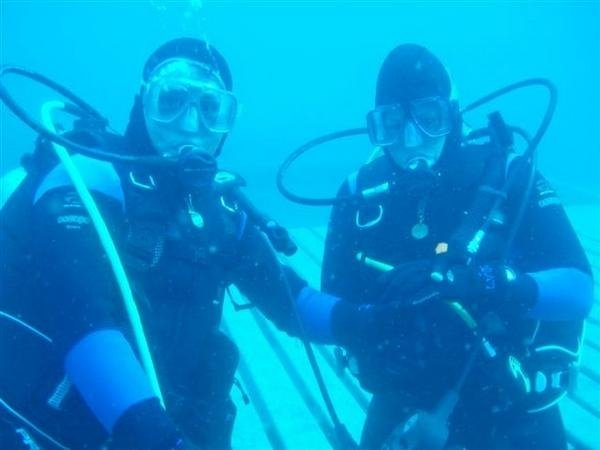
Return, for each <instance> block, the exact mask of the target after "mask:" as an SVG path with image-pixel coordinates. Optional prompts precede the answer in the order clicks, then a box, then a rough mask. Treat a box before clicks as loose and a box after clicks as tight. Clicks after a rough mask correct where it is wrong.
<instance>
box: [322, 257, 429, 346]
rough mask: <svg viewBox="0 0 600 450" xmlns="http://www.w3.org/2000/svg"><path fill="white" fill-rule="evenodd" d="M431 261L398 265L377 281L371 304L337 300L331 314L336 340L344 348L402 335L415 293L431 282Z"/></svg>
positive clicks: (374, 342)
mask: <svg viewBox="0 0 600 450" xmlns="http://www.w3.org/2000/svg"><path fill="white" fill-rule="evenodd" d="M431 265H432V262H431V261H430V260H417V261H411V262H408V263H403V264H399V265H398V266H397V267H395V268H394V269H393V270H391V271H389V272H385V273H383V274H382V275H381V276H380V277H379V279H378V280H377V286H376V289H375V290H374V294H373V301H374V303H372V304H365V303H363V304H354V303H350V302H347V301H339V302H338V303H337V304H336V305H335V307H334V309H333V311H332V316H331V323H332V332H333V336H334V338H335V339H336V341H337V343H339V344H341V345H343V346H346V347H351V348H352V347H354V348H356V347H358V346H361V345H372V344H377V343H379V342H382V341H384V340H386V339H390V338H394V337H397V336H399V335H401V334H402V332H403V330H404V327H405V323H406V320H408V315H409V313H410V310H409V309H408V307H410V306H411V301H412V300H414V297H415V294H417V293H421V292H422V291H423V290H424V288H425V287H427V286H429V285H430V284H431V282H430V280H431V278H430V273H431Z"/></svg>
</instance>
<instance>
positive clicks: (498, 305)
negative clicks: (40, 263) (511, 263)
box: [433, 263, 537, 317]
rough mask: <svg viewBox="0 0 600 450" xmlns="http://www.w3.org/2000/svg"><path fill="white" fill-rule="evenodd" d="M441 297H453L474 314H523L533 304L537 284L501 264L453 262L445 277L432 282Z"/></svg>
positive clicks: (451, 298)
mask: <svg viewBox="0 0 600 450" xmlns="http://www.w3.org/2000/svg"><path fill="white" fill-rule="evenodd" d="M433 289H436V290H438V291H439V295H440V297H441V298H442V299H444V300H455V301H458V302H459V303H461V304H462V305H463V306H465V307H466V308H467V309H468V310H469V311H471V312H473V313H475V314H476V315H483V314H486V313H489V312H496V313H498V314H500V315H503V316H505V315H508V316H521V317H522V316H524V315H525V314H526V313H527V312H528V311H529V310H530V309H531V308H532V307H533V306H534V304H535V302H536V299H537V285H536V283H535V280H534V279H533V278H532V277H531V276H529V275H527V274H524V273H517V272H515V271H514V270H512V269H511V268H510V267H508V266H506V265H504V264H501V263H495V264H479V265H471V266H465V265H456V266H453V267H451V268H450V269H449V270H448V271H447V272H446V277H445V280H444V281H442V282H440V283H433Z"/></svg>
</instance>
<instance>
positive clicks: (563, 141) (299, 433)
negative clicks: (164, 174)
mask: <svg viewBox="0 0 600 450" xmlns="http://www.w3.org/2000/svg"><path fill="white" fill-rule="evenodd" d="M599 24H600V1H503V2H500V1H498V2H484V1H396V2H393V1H354V2H350V1H346V2H342V1H310V0H306V1H246V2H242V1H218V0H214V1H210V0H207V1H125V0H121V1H111V0H107V1H76V0H73V1H30V0H19V1H17V0H0V64H2V65H4V64H14V65H19V66H23V67H26V68H28V69H31V70H33V71H36V72H40V73H42V74H43V75H46V76H48V77H50V78H51V79H53V80H55V81H57V82H59V83H61V84H64V85H65V86H67V87H68V88H70V89H72V90H73V91H74V92H75V93H77V94H78V95H80V96H81V97H82V98H83V99H85V100H86V101H87V102H89V103H90V104H91V105H93V106H94V107H95V108H97V109H98V110H99V111H100V112H101V113H102V114H103V115H104V116H105V117H107V118H108V119H109V121H110V124H111V126H112V128H113V129H115V130H117V131H119V132H122V131H123V130H124V128H125V125H126V123H127V120H128V117H129V111H130V108H131V105H132V102H133V98H134V96H135V95H136V93H137V92H138V90H139V87H140V86H139V83H140V79H141V69H142V66H143V64H144V62H145V60H146V58H147V57H148V56H149V54H150V53H151V52H152V51H153V50H154V49H155V48H156V47H157V46H159V45H160V44H162V43H163V42H165V41H167V40H169V39H172V38H175V37H179V36H191V37H200V38H204V39H207V40H208V41H209V42H211V43H212V44H214V45H215V46H216V47H217V48H218V49H219V50H220V51H221V52H222V53H223V55H224V56H225V58H226V59H227V61H228V63H229V65H230V68H231V71H232V74H233V83H234V92H235V93H236V94H237V96H238V99H239V102H240V103H241V105H242V111H241V113H240V116H239V118H238V121H237V123H236V126H235V128H234V130H233V132H232V133H231V134H230V136H229V137H228V139H227V142H226V144H225V147H224V150H223V153H222V156H221V157H220V165H221V167H223V168H227V169H231V170H234V171H237V172H239V173H240V174H242V175H243V177H244V178H245V179H246V180H247V182H248V191H249V194H250V196H251V198H252V199H254V200H255V201H256V203H257V205H258V206H260V207H261V208H262V209H264V210H265V211H267V212H268V213H270V214H271V215H272V216H274V217H275V218H276V219H278V220H279V221H280V222H281V223H283V224H284V225H287V226H290V227H293V229H294V230H293V237H294V238H295V239H296V240H297V241H299V242H300V243H301V251H300V254H299V255H297V256H295V257H294V258H296V259H294V260H293V261H292V264H293V265H294V266H295V267H296V268H297V269H299V271H300V272H301V273H302V275H303V276H304V277H305V278H307V279H308V280H309V281H310V282H311V284H313V285H317V284H318V282H319V280H318V277H319V267H318V264H319V262H320V252H321V250H322V238H323V233H324V227H325V225H326V221H327V216H328V208H326V207H318V208H314V207H313V208H311V207H307V206H300V205H295V204H292V203H290V202H289V201H287V200H285V199H284V198H283V197H282V196H281V194H280V193H279V192H278V191H277V189H276V186H275V175H276V172H277V169H278V167H279V165H280V164H281V163H282V161H283V160H284V159H285V158H286V156H288V155H289V154H290V153H291V152H292V151H293V150H294V149H296V148H297V147H299V146H300V145H302V144H304V143H305V142H307V141H308V140H310V139H313V138H315V137H318V136H321V135H323V134H326V133H329V132H334V131H339V130H342V129H346V128H354V127H364V126H365V115H366V113H367V112H368V111H369V110H370V109H371V108H372V106H373V103H374V92H375V81H376V77H377V72H378V70H379V66H380V65H381V63H382V61H383V59H384V57H385V56H386V54H387V53H388V52H389V51H390V50H391V49H392V48H393V47H394V46H396V45H398V44H400V43H405V42H414V43H418V44H422V45H425V46H427V47H428V48H429V49H430V50H431V51H432V52H433V53H434V54H436V55H437V56H439V58H440V59H441V60H442V61H443V62H444V63H445V64H446V65H447V67H448V69H449V70H450V73H451V75H452V78H453V81H454V84H455V88H456V90H457V93H458V98H459V101H460V103H461V104H462V105H463V106H464V105H467V104H468V103H470V102H472V101H474V100H476V99H478V98H480V97H481V96H483V95H485V94H487V93H489V92H491V91H493V90H496V89H498V88H501V87H503V86H505V85H507V84H510V83H513V82H516V81H520V80H523V79H526V78H534V77H544V78H548V79H549V80H551V81H552V82H553V83H555V85H556V87H557V88H558V108H557V110H556V114H555V116H554V119H553V121H552V123H551V125H550V128H549V129H548V131H547V133H546V135H545V137H544V138H543V140H542V142H541V145H540V146H539V150H538V162H539V167H540V169H541V170H542V172H543V173H544V175H545V176H546V177H547V178H548V179H549V180H550V181H551V182H552V183H553V184H554V185H555V187H556V188H557V190H558V193H559V195H560V196H561V198H562V199H563V201H564V202H565V204H566V205H567V206H568V207H569V209H568V212H569V213H570V215H571V217H572V218H573V219H574V220H575V225H576V228H577V230H578V231H581V232H582V236H584V238H583V239H584V245H585V247H586V250H587V251H588V254H589V256H590V259H591V261H592V264H593V265H594V270H595V275H596V279H598V278H600V273H599V268H600V26H599ZM6 86H7V87H9V88H11V93H13V94H14V96H15V98H16V99H17V100H18V101H19V102H21V103H22V104H23V105H25V106H26V107H27V108H28V111H30V112H31V114H32V115H34V116H35V117H39V108H40V106H41V104H42V103H43V102H44V101H45V100H49V99H54V98H55V97H54V96H53V94H51V93H49V92H48V91H46V90H44V89H40V88H39V87H36V86H34V85H33V84H32V83H31V82H29V81H25V82H23V81H22V80H10V82H9V81H7V84H6ZM546 102H547V94H546V92H545V91H544V90H543V89H541V88H532V89H527V90H523V91H519V92H516V93H513V94H510V95H509V96H506V97H504V98H502V99H501V100H499V101H498V102H496V103H494V104H492V105H491V106H490V107H489V108H482V109H481V110H479V111H477V112H476V113H475V114H473V115H470V116H469V117H468V119H467V120H468V122H469V123H470V124H473V125H474V126H477V125H484V124H485V117H486V114H487V113H488V112H490V111H492V110H495V109H499V110H500V111H501V112H502V114H503V116H504V118H505V119H506V121H507V122H509V123H510V124H514V125H519V126H522V127H524V128H526V129H528V130H530V132H531V133H533V132H534V131H535V127H537V126H538V124H539V123H540V120H541V118H542V116H543V113H544V110H545V107H546V104H547V103H546ZM35 138H36V136H35V134H34V132H33V131H32V130H30V129H29V128H27V127H26V126H25V125H24V124H23V123H21V122H20V121H19V120H18V119H17V118H16V117H14V116H13V115H12V113H11V112H10V111H9V110H8V109H7V108H6V107H5V106H4V105H3V104H0V175H3V174H5V173H6V172H8V171H9V170H11V169H12V168H14V167H16V166H17V165H18V163H19V159H20V158H21V156H22V155H23V154H24V153H26V152H29V151H31V150H32V149H33V143H34V141H35ZM370 152H371V147H370V145H369V143H368V139H367V138H366V136H361V137H355V138H349V139H346V140H343V141H337V142H335V143H331V144H327V145H324V146H322V147H319V148H316V149H314V150H313V151H312V152H310V154H308V155H307V156H306V157H304V158H302V160H301V161H299V162H298V163H297V164H295V165H294V166H293V168H292V169H291V170H290V171H289V176H288V178H287V181H288V186H289V188H290V189H292V190H293V191H295V192H298V193H303V194H306V195H310V196H315V197H322V196H332V195H333V194H335V192H336V190H337V188H338V186H339V184H340V183H341V182H342V181H343V180H344V178H345V177H346V176H347V175H348V174H349V173H350V172H351V171H353V170H355V169H356V168H357V167H358V166H359V165H360V164H361V162H363V161H365V160H366V159H367V158H368V156H369V154H370ZM0 251H1V249H0ZM596 289H598V284H597V282H596ZM599 304H600V303H599V302H598V296H597V295H596V307H595V312H593V313H592V314H593V315H594V317H595V318H594V319H593V320H594V322H593V323H592V326H590V328H591V329H592V333H591V334H590V336H591V337H590V338H589V339H590V341H589V342H590V344H589V349H587V350H589V352H588V354H589V355H590V356H589V357H588V360H587V362H586V364H587V367H588V368H589V370H588V375H587V376H588V378H587V379H586V380H587V381H585V382H586V383H588V384H587V385H585V386H584V387H585V388H586V389H585V390H584V391H582V392H585V395H584V397H585V398H584V399H583V400H581V401H578V402H571V403H567V400H568V399H567V400H566V401H565V405H566V406H565V411H567V412H568V417H569V420H568V421H567V427H568V429H569V430H570V433H571V442H572V443H575V444H577V445H576V447H577V446H578V447H580V448H600V436H599V435H600V433H598V432H597V430H598V429H600V388H599V387H598V386H600V314H599V309H600V308H599V307H598V305H599ZM228 308H230V306H228ZM226 318H227V319H228V320H227V321H226V322H227V324H226V327H227V329H228V331H229V332H230V333H231V334H232V335H233V337H234V338H235V340H236V341H237V342H238V343H241V344H242V345H241V346H242V347H243V348H242V354H243V355H251V356H252V355H254V356H256V355H258V356H259V357H255V358H251V359H250V360H249V361H245V362H244V361H243V364H242V366H241V368H240V375H241V376H242V382H243V384H244V385H245V387H246V389H247V390H248V393H249V395H250V397H252V399H253V404H254V409H252V408H240V411H239V419H238V425H237V428H236V432H235V435H234V444H235V448H256V449H262V448H269V447H270V446H274V448H286V445H284V444H283V443H282V442H283V441H285V442H286V443H287V448H294V449H318V448H327V439H325V438H324V437H323V436H324V435H327V426H328V425H326V423H327V422H328V420H327V418H326V417H325V416H324V413H323V411H322V407H321V406H315V405H320V404H321V400H320V398H319V397H318V395H317V394H316V390H315V388H314V382H313V379H312V378H311V377H312V375H311V374H310V372H309V370H308V368H307V364H306V361H305V357H304V355H303V352H302V348H301V346H300V345H299V344H298V342H297V341H293V340H291V339H289V338H287V337H286V336H280V335H279V334H277V335H276V336H275V335H274V334H273V333H272V332H271V334H269V333H268V332H267V331H268V330H270V327H271V325H269V324H266V323H263V324H262V325H261V323H260V322H259V321H260V319H256V318H252V319H251V318H250V317H249V316H248V315H240V314H237V315H234V314H232V311H226ZM257 323H258V324H259V325H258V328H260V330H261V332H260V333H258V332H257ZM594 324H595V325H594ZM265 330H266V331H265ZM271 331H272V330H271ZM257 336H258V337H257ZM269 336H270V337H269ZM277 345H278V346H280V347H281V348H280V350H281V349H283V353H286V352H287V353H288V355H289V358H290V361H293V363H292V362H290V361H288V363H287V364H288V366H289V365H290V364H291V365H292V366H294V367H295V369H294V370H296V371H297V379H296V381H291V382H290V381H289V380H288V378H290V371H289V370H288V369H289V367H288V368H286V369H285V370H284V369H282V367H281V365H282V364H281V360H282V356H281V352H280V351H275V352H274V353H273V351H272V349H273V348H276V346H277ZM318 357H319V360H320V362H321V363H322V365H324V366H325V369H324V370H325V374H324V375H325V378H326V381H328V382H329V385H330V386H331V389H332V396H333V399H334V401H335V403H336V405H337V406H338V409H339V413H340V416H341V418H342V420H343V421H344V422H345V423H346V424H347V425H348V426H349V428H350V431H351V433H352V434H353V435H354V436H355V437H356V436H357V434H358V433H359V431H360V426H361V424H362V421H363V419H364V415H363V413H362V411H361V409H360V405H362V402H364V401H366V400H365V398H364V397H361V396H360V394H359V393H357V392H356V389H357V388H356V386H354V385H352V386H354V387H353V388H352V387H348V386H351V383H350V382H344V383H339V381H337V378H336V376H335V374H334V373H333V372H334V371H333V370H332V369H331V368H330V367H329V366H328V364H329V362H330V361H329V360H328V358H330V357H329V356H327V354H326V353H325V352H321V351H320V350H319V352H318ZM246 363H247V364H246ZM283 365H284V366H285V365H286V364H283ZM594 377H595V378H594ZM291 378H292V379H293V377H291ZM248 380H250V381H248ZM298 383H300V384H298ZM302 383H305V384H306V385H303V384H302ZM303 386H304V387H303ZM306 386H308V387H306ZM344 386H345V387H344ZM303 389H306V391H303ZM353 389H354V390H353ZM582 395H583V394H582ZM307 396H308V397H307ZM260 398H262V399H263V400H264V404H263V401H262V400H260ZM307 398H308V400H307ZM236 400H237V403H240V402H239V395H238V394H236ZM568 401H569V402H570V400H568ZM307 405H308V409H309V410H310V412H307ZM311 405H312V406H311ZM357 405H358V406H357ZM582 405H583V406H582ZM315 408H316V409H315ZM319 408H320V409H319ZM315 411H317V412H315ZM318 411H321V412H318ZM357 411H358V412H357ZM269 430H270V431H269ZM269 433H271V434H269ZM274 442H275V443H279V444H281V445H274V444H273V443H274ZM290 443H292V444H290ZM596 444H597V445H596Z"/></svg>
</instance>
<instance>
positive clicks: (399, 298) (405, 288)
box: [377, 259, 432, 305]
mask: <svg viewBox="0 0 600 450" xmlns="http://www.w3.org/2000/svg"><path fill="white" fill-rule="evenodd" d="M431 270H432V261H431V260H429V259H420V260H416V261H411V262H407V263H403V264H399V265H398V266H396V267H395V268H394V269H393V270H391V271H389V272H385V273H384V274H383V275H381V276H380V277H379V279H378V280H377V284H378V285H379V288H380V294H379V303H393V302H400V303H405V304H407V305H408V304H409V303H410V302H411V301H412V300H414V299H413V297H414V296H415V294H417V293H418V292H421V291H423V288H425V287H426V286H428V285H429V284H430V281H431V278H430V275H431Z"/></svg>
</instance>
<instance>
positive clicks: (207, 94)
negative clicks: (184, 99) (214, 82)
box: [196, 88, 237, 133]
mask: <svg viewBox="0 0 600 450" xmlns="http://www.w3.org/2000/svg"><path fill="white" fill-rule="evenodd" d="M196 104H197V105H198V110H199V113H200V114H199V116H200V120H201V121H202V123H203V125H204V126H205V127H206V128H208V129H209V130H210V131H213V132H216V133H226V132H228V131H230V130H231V128H232V127H233V124H234V122H235V118H236V115H237V100H236V98H235V96H234V95H233V94H231V93H230V92H227V91H223V90H220V89H210V88H206V89H203V90H202V91H201V92H199V95H198V99H197V101H196Z"/></svg>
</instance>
